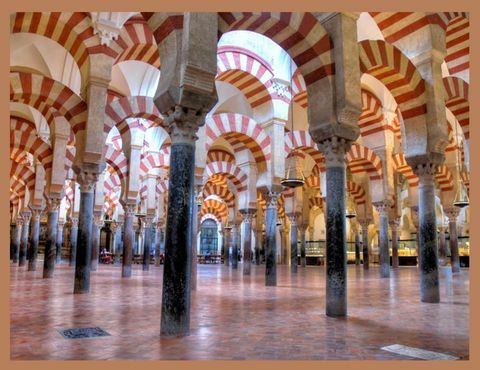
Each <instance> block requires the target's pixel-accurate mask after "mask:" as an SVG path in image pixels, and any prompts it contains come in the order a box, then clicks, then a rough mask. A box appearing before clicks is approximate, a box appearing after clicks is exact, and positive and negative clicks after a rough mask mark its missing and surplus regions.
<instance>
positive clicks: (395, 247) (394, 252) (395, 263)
mask: <svg viewBox="0 0 480 370" xmlns="http://www.w3.org/2000/svg"><path fill="white" fill-rule="evenodd" d="M390 227H391V229H392V267H393V268H398V266H399V265H400V261H399V258H398V232H397V230H398V221H397V220H395V221H393V222H391V223H390Z"/></svg>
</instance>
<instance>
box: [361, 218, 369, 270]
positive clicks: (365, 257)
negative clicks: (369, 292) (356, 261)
mask: <svg viewBox="0 0 480 370" xmlns="http://www.w3.org/2000/svg"><path fill="white" fill-rule="evenodd" d="M360 225H361V227H362V254H363V269H364V270H368V269H369V267H370V266H369V263H370V261H369V260H370V259H369V248H368V247H369V241H368V225H370V220H369V219H366V220H361V221H360Z"/></svg>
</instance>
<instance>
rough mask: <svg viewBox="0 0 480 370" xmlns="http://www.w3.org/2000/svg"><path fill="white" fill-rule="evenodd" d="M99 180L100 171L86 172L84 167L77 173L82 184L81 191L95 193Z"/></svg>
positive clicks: (78, 180) (79, 182)
mask: <svg viewBox="0 0 480 370" xmlns="http://www.w3.org/2000/svg"><path fill="white" fill-rule="evenodd" d="M97 181H98V173H94V172H86V171H83V170H82V169H80V170H79V172H78V173H77V182H78V184H79V185H80V192H81V193H93V191H94V190H95V184H96V183H97Z"/></svg>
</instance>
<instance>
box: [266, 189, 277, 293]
mask: <svg viewBox="0 0 480 370" xmlns="http://www.w3.org/2000/svg"><path fill="white" fill-rule="evenodd" d="M279 196H280V192H279V191H275V190H270V191H268V192H267V193H266V194H265V198H266V201H267V208H266V211H265V239H266V243H265V285H266V286H276V285H277V200H278V197H279Z"/></svg>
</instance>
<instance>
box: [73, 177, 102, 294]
mask: <svg viewBox="0 0 480 370" xmlns="http://www.w3.org/2000/svg"><path fill="white" fill-rule="evenodd" d="M97 180H98V175H97V174H96V173H91V172H83V171H82V170H80V172H79V173H78V175H77V182H78V183H79V185H80V210H79V214H78V233H77V253H76V257H75V282H74V288H73V293H74V294H82V293H88V292H89V291H90V262H91V258H92V223H93V197H94V193H93V191H94V188H95V183H96V182H97Z"/></svg>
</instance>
